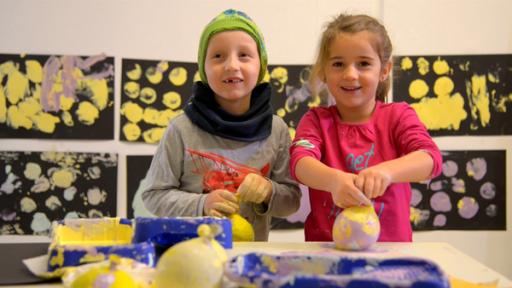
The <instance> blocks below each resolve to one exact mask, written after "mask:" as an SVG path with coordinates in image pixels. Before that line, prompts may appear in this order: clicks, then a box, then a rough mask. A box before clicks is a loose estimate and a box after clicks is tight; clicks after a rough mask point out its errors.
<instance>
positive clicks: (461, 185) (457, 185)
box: [452, 178, 466, 193]
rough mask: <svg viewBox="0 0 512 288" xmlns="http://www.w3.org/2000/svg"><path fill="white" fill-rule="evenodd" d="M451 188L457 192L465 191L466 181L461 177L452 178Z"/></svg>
mask: <svg viewBox="0 0 512 288" xmlns="http://www.w3.org/2000/svg"><path fill="white" fill-rule="evenodd" d="M452 190H453V192H457V193H464V192H466V183H465V182H464V180H463V179H457V178H452Z"/></svg>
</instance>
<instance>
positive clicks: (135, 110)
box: [121, 101, 144, 123]
mask: <svg viewBox="0 0 512 288" xmlns="http://www.w3.org/2000/svg"><path fill="white" fill-rule="evenodd" d="M143 111H144V110H143V109H142V107H140V106H139V104H137V103H134V102H131V101H128V102H125V103H123V106H121V115H124V116H125V117H126V119H128V121H130V122H132V123H139V121H140V120H142V115H143Z"/></svg>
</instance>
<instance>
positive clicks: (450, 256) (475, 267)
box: [2, 242, 512, 288]
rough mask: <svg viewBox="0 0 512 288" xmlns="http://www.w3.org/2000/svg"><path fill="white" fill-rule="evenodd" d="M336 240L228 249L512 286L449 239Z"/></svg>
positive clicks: (240, 245)
mask: <svg viewBox="0 0 512 288" xmlns="http://www.w3.org/2000/svg"><path fill="white" fill-rule="evenodd" d="M333 247H334V246H333V243H322V242H306V243H276V242H252V243H248V242H246V243H243V242H238V243H235V244H234V247H233V249H230V250H228V251H227V252H228V255H229V256H234V255H237V254H242V253H248V252H266V253H272V254H279V253H283V252H304V253H310V254H313V253H314V254H323V253H328V254H330V255H340V256H346V257H361V256H364V257H372V258H383V259H384V258H395V257H417V258H424V259H428V260H431V261H433V262H435V263H437V264H438V265H439V266H440V267H441V269H443V270H444V271H445V272H446V273H447V274H448V276H451V277H455V278H458V279H462V280H465V281H470V282H473V283H490V282H496V283H498V287H512V281H510V280H509V279H507V278H506V277H505V276H503V275H501V274H499V273H498V272H496V271H494V270H492V269H490V268H489V267H486V266H485V265H483V264H481V263H480V262H478V261H476V260H474V259H473V258H471V257H469V256H467V255H466V254H464V253H462V252H460V251H459V250H457V249H456V248H455V247H453V246H451V245H449V244H446V243H377V245H375V246H374V247H373V248H372V249H370V251H366V252H346V251H339V250H336V249H333ZM3 287H38V288H55V287H62V285H59V284H53V285H48V284H40V285H23V286H2V288H3Z"/></svg>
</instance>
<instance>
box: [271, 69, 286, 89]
mask: <svg viewBox="0 0 512 288" xmlns="http://www.w3.org/2000/svg"><path fill="white" fill-rule="evenodd" d="M270 78H272V79H275V80H277V81H278V82H279V84H280V87H279V88H278V89H277V92H278V93H281V92H283V90H284V87H285V84H286V82H288V70H287V69H286V68H285V67H276V68H274V69H272V72H270Z"/></svg>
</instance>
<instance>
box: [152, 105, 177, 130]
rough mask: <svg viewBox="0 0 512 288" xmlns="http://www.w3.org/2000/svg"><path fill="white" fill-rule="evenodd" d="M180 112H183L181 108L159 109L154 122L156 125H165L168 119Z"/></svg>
mask: <svg viewBox="0 0 512 288" xmlns="http://www.w3.org/2000/svg"><path fill="white" fill-rule="evenodd" d="M182 113H183V110H177V111H174V110H171V109H165V110H164V111H161V112H160V113H159V115H158V120H157V122H156V124H157V125H158V126H162V127H167V125H168V124H169V121H170V120H171V119H172V118H174V117H176V116H178V115H180V114H182Z"/></svg>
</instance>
